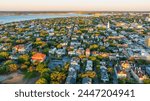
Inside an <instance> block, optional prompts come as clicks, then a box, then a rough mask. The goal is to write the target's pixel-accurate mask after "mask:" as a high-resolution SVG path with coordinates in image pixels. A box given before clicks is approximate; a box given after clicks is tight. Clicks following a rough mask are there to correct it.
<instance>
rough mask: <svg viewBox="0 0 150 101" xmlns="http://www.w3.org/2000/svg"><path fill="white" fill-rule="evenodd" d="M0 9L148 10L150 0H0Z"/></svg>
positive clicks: (149, 8) (149, 9)
mask: <svg viewBox="0 0 150 101" xmlns="http://www.w3.org/2000/svg"><path fill="white" fill-rule="evenodd" d="M0 11H150V0H0Z"/></svg>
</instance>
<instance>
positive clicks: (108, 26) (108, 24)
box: [107, 21, 110, 29]
mask: <svg viewBox="0 0 150 101" xmlns="http://www.w3.org/2000/svg"><path fill="white" fill-rule="evenodd" d="M107 29H110V23H109V21H108V23H107Z"/></svg>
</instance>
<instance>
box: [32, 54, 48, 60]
mask: <svg viewBox="0 0 150 101" xmlns="http://www.w3.org/2000/svg"><path fill="white" fill-rule="evenodd" d="M45 58H46V55H45V54H42V53H36V54H34V55H33V56H32V61H33V62H34V61H38V62H43V61H44V60H45Z"/></svg>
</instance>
